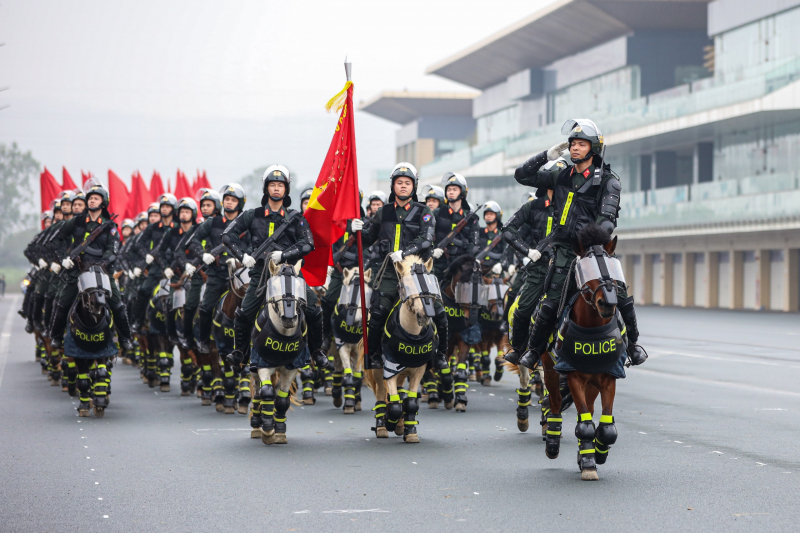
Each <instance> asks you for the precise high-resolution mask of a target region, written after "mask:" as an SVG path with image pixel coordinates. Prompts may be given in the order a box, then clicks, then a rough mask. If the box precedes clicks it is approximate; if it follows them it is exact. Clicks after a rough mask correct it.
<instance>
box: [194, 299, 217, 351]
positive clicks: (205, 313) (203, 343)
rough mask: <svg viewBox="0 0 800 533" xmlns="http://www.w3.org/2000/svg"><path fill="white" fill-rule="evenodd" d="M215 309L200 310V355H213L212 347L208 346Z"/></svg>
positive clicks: (198, 342)
mask: <svg viewBox="0 0 800 533" xmlns="http://www.w3.org/2000/svg"><path fill="white" fill-rule="evenodd" d="M213 312H214V310H213V309H203V308H202V307H201V308H200V313H199V314H198V316H197V322H198V324H197V325H198V329H199V331H200V336H199V337H198V338H197V341H196V342H197V351H198V352H200V353H211V347H210V346H209V345H208V343H209V340H210V337H211V319H212V318H213V316H212V313H213Z"/></svg>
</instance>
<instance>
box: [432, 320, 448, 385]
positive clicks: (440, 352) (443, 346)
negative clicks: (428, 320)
mask: <svg viewBox="0 0 800 533" xmlns="http://www.w3.org/2000/svg"><path fill="white" fill-rule="evenodd" d="M433 324H434V325H435V326H436V335H437V336H438V337H439V345H438V346H437V347H436V355H435V356H434V359H433V367H434V368H435V369H436V370H442V369H445V368H448V367H449V365H448V364H447V342H448V341H449V340H450V337H449V335H448V333H447V313H445V311H444V308H442V309H441V310H440V311H439V312H438V313H436V315H434V317H433Z"/></svg>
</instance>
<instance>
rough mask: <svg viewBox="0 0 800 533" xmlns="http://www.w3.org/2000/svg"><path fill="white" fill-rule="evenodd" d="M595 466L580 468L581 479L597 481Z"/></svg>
mask: <svg viewBox="0 0 800 533" xmlns="http://www.w3.org/2000/svg"><path fill="white" fill-rule="evenodd" d="M599 479H600V478H599V477H598V476H597V468H584V469H583V470H581V481H597V480H599Z"/></svg>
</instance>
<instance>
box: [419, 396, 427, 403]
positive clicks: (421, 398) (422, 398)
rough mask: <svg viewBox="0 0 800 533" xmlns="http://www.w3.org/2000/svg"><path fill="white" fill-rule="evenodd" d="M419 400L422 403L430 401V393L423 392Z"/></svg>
mask: <svg viewBox="0 0 800 533" xmlns="http://www.w3.org/2000/svg"><path fill="white" fill-rule="evenodd" d="M419 401H420V403H428V395H427V394H422V395H421V396H420V397H419Z"/></svg>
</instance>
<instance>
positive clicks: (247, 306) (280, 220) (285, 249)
mask: <svg viewBox="0 0 800 533" xmlns="http://www.w3.org/2000/svg"><path fill="white" fill-rule="evenodd" d="M261 180H262V182H263V188H262V190H263V193H264V195H263V196H262V198H261V206H260V207H257V208H256V209H249V210H247V211H245V212H244V213H242V215H241V216H239V217H237V218H236V219H235V220H234V221H233V223H232V224H230V225H228V227H227V228H226V229H225V231H224V232H223V234H222V242H223V243H225V245H227V246H228V249H229V250H230V251H231V253H232V254H233V255H234V256H235V257H236V258H237V259H238V260H239V261H241V263H242V264H243V265H244V266H246V267H247V268H249V269H250V285H249V286H248V288H247V293H245V296H244V300H243V301H242V305H241V307H239V308H238V309H236V316H235V318H234V320H233V329H234V343H235V348H234V350H233V352H231V353H230V354H229V355H228V361H230V362H231V363H232V364H242V363H243V362H244V361H245V354H246V351H247V348H248V347H249V346H250V330H251V329H252V328H253V323H254V322H255V319H256V315H257V314H258V310H259V309H260V308H261V305H262V304H263V303H264V301H265V297H264V296H263V295H256V291H257V290H258V287H259V286H261V285H264V284H265V282H266V280H264V283H262V281H261V277H262V276H269V270H268V269H266V267H267V261H269V260H272V261H273V262H274V263H276V264H277V263H296V262H297V261H299V260H301V259H302V258H303V257H304V256H306V255H307V254H308V253H309V252H311V251H312V250H313V249H314V239H313V237H312V236H311V230H310V229H309V227H308V222H307V221H306V219H305V218H303V217H302V216H299V214H297V215H294V216H292V219H291V221H289V222H288V224H290V226H288V227H287V228H286V231H284V232H283V233H282V234H281V235H280V237H279V238H278V240H277V242H276V243H275V251H273V252H272V253H270V254H269V257H268V258H267V259H266V260H265V259H264V258H263V257H252V256H251V255H249V254H248V253H246V251H247V247H246V244H245V243H244V242H242V239H241V237H240V235H241V234H243V233H244V232H246V231H249V232H250V239H251V241H252V246H253V250H256V249H258V247H259V246H261V244H262V243H263V242H264V241H266V240H267V239H269V238H270V237H271V236H272V234H273V233H274V232H275V230H277V229H278V228H279V227H281V226H282V225H284V224H287V221H286V219H287V217H288V216H290V215H292V214H293V213H296V212H295V211H294V209H289V206H290V205H291V203H292V199H291V198H290V197H289V186H290V184H291V177H290V175H289V170H288V169H287V168H286V167H285V166H283V165H272V166H271V167H269V168H267V170H265V171H264V175H263V177H262V178H261ZM265 269H266V270H265ZM306 304H307V306H306V310H305V317H306V325H307V327H308V348H309V350H310V351H311V357H312V359H313V360H314V363H315V364H316V365H317V367H320V368H325V367H327V366H328V356H327V355H326V354H325V352H323V351H322V349H321V347H322V310H321V309H320V308H319V307H318V306H317V296H316V294H314V291H312V290H311V288H310V287H306Z"/></svg>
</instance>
